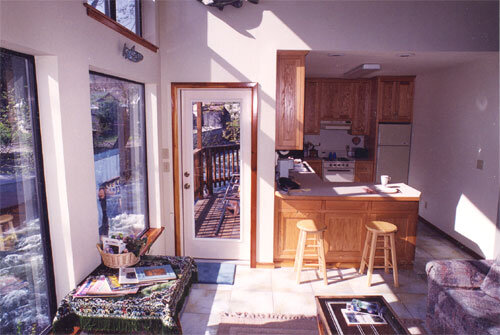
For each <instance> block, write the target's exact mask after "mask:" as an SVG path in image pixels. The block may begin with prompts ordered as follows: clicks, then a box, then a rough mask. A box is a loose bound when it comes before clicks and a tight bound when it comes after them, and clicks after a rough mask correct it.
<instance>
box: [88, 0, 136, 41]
mask: <svg viewBox="0 0 500 335" xmlns="http://www.w3.org/2000/svg"><path fill="white" fill-rule="evenodd" d="M87 4H89V5H90V6H92V7H94V8H95V9H97V10H98V11H100V12H101V13H103V14H105V15H106V16H108V17H109V18H110V19H112V20H114V21H116V22H118V23H119V24H121V25H122V26H124V27H125V28H127V29H128V30H130V31H132V32H134V33H135V34H137V35H139V36H142V30H141V1H140V0H87Z"/></svg>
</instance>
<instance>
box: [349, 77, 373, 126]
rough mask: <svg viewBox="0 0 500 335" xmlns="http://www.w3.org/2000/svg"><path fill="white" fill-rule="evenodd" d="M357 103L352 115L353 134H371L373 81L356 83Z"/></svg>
mask: <svg viewBox="0 0 500 335" xmlns="http://www.w3.org/2000/svg"><path fill="white" fill-rule="evenodd" d="M355 92H356V95H355V100H356V101H355V105H354V110H353V115H352V128H351V131H350V134H351V135H369V134H370V102H371V101H370V96H371V82H370V81H368V80H362V81H359V82H357V83H356V84H355Z"/></svg>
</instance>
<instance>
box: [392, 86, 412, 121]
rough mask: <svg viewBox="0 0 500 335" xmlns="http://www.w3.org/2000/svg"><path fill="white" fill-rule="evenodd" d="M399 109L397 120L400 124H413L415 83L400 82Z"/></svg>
mask: <svg viewBox="0 0 500 335" xmlns="http://www.w3.org/2000/svg"><path fill="white" fill-rule="evenodd" d="M397 86H398V108H397V115H396V119H397V121H400V122H411V121H412V115H413V91H414V82H413V81H401V82H398V85H397Z"/></svg>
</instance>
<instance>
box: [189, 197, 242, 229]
mask: <svg viewBox="0 0 500 335" xmlns="http://www.w3.org/2000/svg"><path fill="white" fill-rule="evenodd" d="M223 198H224V193H216V194H214V195H212V196H208V197H207V198H205V199H200V200H198V201H197V202H196V204H195V205H194V218H195V229H196V237H198V238H225V239H238V238H240V215H239V213H238V214H237V215H234V212H233V211H231V210H229V209H226V215H225V216H224V220H223V221H222V226H221V229H220V231H219V234H218V235H216V234H215V233H216V229H217V225H218V224H219V220H220V217H221V214H222V210H223V207H224V203H223Z"/></svg>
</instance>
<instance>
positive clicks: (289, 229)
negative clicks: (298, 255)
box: [274, 211, 322, 260]
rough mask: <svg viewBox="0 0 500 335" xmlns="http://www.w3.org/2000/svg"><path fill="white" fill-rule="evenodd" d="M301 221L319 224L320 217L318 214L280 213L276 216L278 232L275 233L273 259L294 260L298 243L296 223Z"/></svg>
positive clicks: (302, 212)
mask: <svg viewBox="0 0 500 335" xmlns="http://www.w3.org/2000/svg"><path fill="white" fill-rule="evenodd" d="M302 219H312V220H315V221H317V222H321V220H322V215H321V214H320V213H318V212H307V211H301V212H289V213H287V212H280V213H279V215H278V227H277V228H278V230H277V231H276V232H275V234H276V236H275V241H274V243H275V246H274V257H275V258H278V259H292V260H293V259H295V250H296V249H297V243H298V241H299V229H298V228H297V222H298V221H300V220H302Z"/></svg>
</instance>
